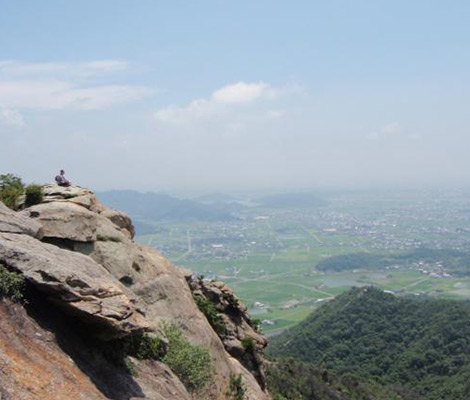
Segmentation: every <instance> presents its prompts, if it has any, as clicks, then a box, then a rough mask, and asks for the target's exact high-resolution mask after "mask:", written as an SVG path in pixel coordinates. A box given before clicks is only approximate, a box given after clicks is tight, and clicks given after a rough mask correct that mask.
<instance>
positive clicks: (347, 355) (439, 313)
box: [269, 287, 470, 400]
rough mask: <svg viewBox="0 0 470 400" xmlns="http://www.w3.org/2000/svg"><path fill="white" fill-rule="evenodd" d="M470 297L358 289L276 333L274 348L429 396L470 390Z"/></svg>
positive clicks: (456, 395)
mask: <svg viewBox="0 0 470 400" xmlns="http://www.w3.org/2000/svg"><path fill="white" fill-rule="evenodd" d="M468 321H470V303H468V302H462V301H453V300H431V299H426V300H419V299H415V298H398V297H395V296H393V295H391V294H388V293H384V292H382V291H380V290H378V289H375V288H371V287H368V288H361V289H358V288H353V289H351V290H350V291H349V292H347V293H344V294H342V295H340V296H338V297H337V298H336V299H335V300H333V301H331V302H330V303H328V304H325V305H324V306H322V307H320V308H319V309H318V310H317V311H315V312H314V313H313V314H311V315H310V316H309V317H308V318H307V319H306V320H305V321H304V322H302V323H300V324H299V325H298V326H296V327H294V328H292V329H291V330H289V331H287V332H286V333H285V334H283V335H281V336H279V337H277V338H273V340H272V343H271V347H270V351H269V354H270V355H272V356H275V357H281V358H282V357H293V358H295V359H297V360H301V361H304V362H311V363H315V364H316V365H319V366H322V367H324V368H327V369H330V370H332V371H335V372H336V373H338V374H350V375H353V376H356V377H359V378H361V379H373V380H374V381H376V382H378V383H380V384H383V385H398V386H402V387H404V388H408V389H409V390H412V391H415V392H416V393H417V394H419V395H421V396H423V397H424V398H425V399H428V400H438V399H439V400H441V399H453V400H459V399H462V400H463V399H467V398H468V395H469V393H470V384H469V382H470V324H469V323H468Z"/></svg>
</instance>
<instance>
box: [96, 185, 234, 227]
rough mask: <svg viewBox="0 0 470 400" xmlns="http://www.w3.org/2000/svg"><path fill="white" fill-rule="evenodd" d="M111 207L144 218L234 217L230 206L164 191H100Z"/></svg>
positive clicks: (208, 218)
mask: <svg viewBox="0 0 470 400" xmlns="http://www.w3.org/2000/svg"><path fill="white" fill-rule="evenodd" d="M98 196H99V198H100V200H101V201H102V202H103V204H105V205H106V206H108V207H111V208H116V209H118V210H123V211H124V212H126V213H127V214H129V215H130V216H131V217H132V218H136V219H143V220H152V221H158V220H175V221H188V220H200V221H224V220H230V219H233V217H232V215H231V214H230V210H229V209H228V208H224V207H220V206H215V205H207V204H202V203H199V202H197V201H194V200H183V199H178V198H176V197H172V196H169V195H166V194H161V193H151V192H148V193H140V192H136V191H133V190H113V191H108V192H100V193H98Z"/></svg>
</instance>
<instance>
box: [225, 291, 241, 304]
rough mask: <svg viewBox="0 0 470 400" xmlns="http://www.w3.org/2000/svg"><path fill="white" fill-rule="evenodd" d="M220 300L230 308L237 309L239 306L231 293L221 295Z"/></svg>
mask: <svg viewBox="0 0 470 400" xmlns="http://www.w3.org/2000/svg"><path fill="white" fill-rule="evenodd" d="M222 298H223V299H224V300H226V301H227V302H228V303H229V305H231V306H232V307H238V306H239V305H240V302H239V301H238V299H237V298H236V297H235V296H234V295H233V294H231V293H226V292H224V293H222Z"/></svg>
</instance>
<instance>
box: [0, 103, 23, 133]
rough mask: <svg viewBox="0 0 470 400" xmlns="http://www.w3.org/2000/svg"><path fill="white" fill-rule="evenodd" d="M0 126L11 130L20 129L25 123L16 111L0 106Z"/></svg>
mask: <svg viewBox="0 0 470 400" xmlns="http://www.w3.org/2000/svg"><path fill="white" fill-rule="evenodd" d="M0 124H1V125H5V126H9V127H13V128H22V127H23V126H24V125H25V122H24V119H23V116H22V115H21V114H20V112H19V111H18V110H15V109H13V108H7V107H5V106H2V105H0Z"/></svg>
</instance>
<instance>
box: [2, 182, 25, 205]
mask: <svg viewBox="0 0 470 400" xmlns="http://www.w3.org/2000/svg"><path fill="white" fill-rule="evenodd" d="M23 192H24V185H23V182H21V178H20V177H18V176H16V175H13V174H4V175H0V201H2V202H3V203H4V204H5V205H6V206H7V207H9V208H11V209H12V210H15V209H16V207H17V204H18V200H19V198H20V196H21V195H22V194H23Z"/></svg>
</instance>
